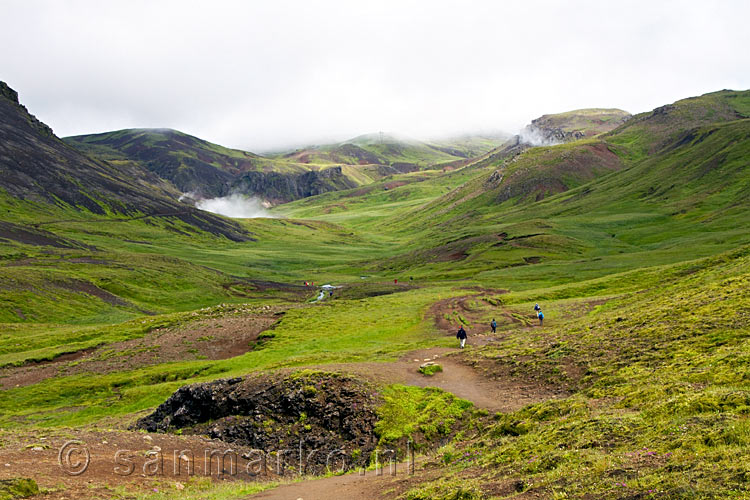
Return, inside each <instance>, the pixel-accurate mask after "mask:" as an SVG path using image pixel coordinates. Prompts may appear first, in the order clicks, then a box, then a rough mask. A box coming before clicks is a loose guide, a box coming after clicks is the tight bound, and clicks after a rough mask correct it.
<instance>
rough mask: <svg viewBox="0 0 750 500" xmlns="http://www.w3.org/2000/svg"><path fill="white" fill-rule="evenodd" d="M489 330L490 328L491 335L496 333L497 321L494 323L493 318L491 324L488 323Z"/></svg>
mask: <svg viewBox="0 0 750 500" xmlns="http://www.w3.org/2000/svg"><path fill="white" fill-rule="evenodd" d="M490 328H492V333H497V321H495V318H492V323H490Z"/></svg>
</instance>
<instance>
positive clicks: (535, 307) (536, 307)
mask: <svg viewBox="0 0 750 500" xmlns="http://www.w3.org/2000/svg"><path fill="white" fill-rule="evenodd" d="M534 310H535V311H536V312H537V314H539V311H541V310H542V308H541V307H539V304H534Z"/></svg>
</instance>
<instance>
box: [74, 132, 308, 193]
mask: <svg viewBox="0 0 750 500" xmlns="http://www.w3.org/2000/svg"><path fill="white" fill-rule="evenodd" d="M64 140H65V142H67V143H68V144H71V145H74V146H75V147H77V148H79V149H81V150H82V151H85V152H87V153H88V154H90V155H92V156H95V157H97V158H100V159H104V160H107V161H110V162H113V163H115V164H122V162H126V161H134V162H136V163H138V164H139V165H141V166H143V167H145V168H146V169H148V170H149V171H151V172H153V173H155V174H156V175H158V176H159V177H161V178H162V179H165V180H168V181H169V182H171V183H172V184H173V185H174V186H175V187H176V188H177V189H178V190H180V191H181V192H193V193H196V194H198V195H201V196H205V197H213V196H220V195H223V194H227V192H228V191H229V190H230V189H231V186H232V184H233V182H234V181H235V180H236V179H237V178H238V177H240V176H242V175H243V174H244V173H246V172H270V171H273V172H278V173H283V174H292V175H293V174H300V173H304V172H307V171H309V169H308V168H304V167H302V166H298V165H294V164H292V163H288V162H279V161H272V160H268V159H266V158H262V157H260V156H258V155H256V154H253V153H250V152H247V151H240V150H236V149H230V148H225V147H223V146H219V145H218V144H213V143H211V142H208V141H205V140H203V139H199V138H197V137H193V136H191V135H188V134H185V133H183V132H179V131H177V130H171V129H127V130H118V131H115V132H105V133H102V134H91V135H80V136H75V137H66V138H65V139H64Z"/></svg>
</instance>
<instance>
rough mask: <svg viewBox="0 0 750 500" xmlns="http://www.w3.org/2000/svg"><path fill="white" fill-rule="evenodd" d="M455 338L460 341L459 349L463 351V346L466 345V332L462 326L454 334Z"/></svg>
mask: <svg viewBox="0 0 750 500" xmlns="http://www.w3.org/2000/svg"><path fill="white" fill-rule="evenodd" d="M456 338H457V339H458V340H460V341H461V349H463V348H464V344H466V330H464V327H463V325H461V327H460V328H459V329H458V332H456Z"/></svg>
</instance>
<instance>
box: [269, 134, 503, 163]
mask: <svg viewBox="0 0 750 500" xmlns="http://www.w3.org/2000/svg"><path fill="white" fill-rule="evenodd" d="M505 140H506V137H505V136H484V137H480V136H464V137H457V138H448V139H442V140H437V141H432V142H422V141H417V140H414V139H408V138H403V137H397V136H394V135H391V134H365V135H361V136H358V137H354V138H353V139H349V140H347V141H344V142H341V143H338V144H330V145H321V146H313V147H310V148H305V149H300V150H297V151H293V152H291V153H286V154H284V155H283V158H286V159H289V160H294V161H297V162H300V163H323V164H325V163H341V164H347V165H380V166H384V167H389V168H390V169H392V170H391V171H390V173H405V172H413V171H416V170H424V169H428V168H440V166H441V165H445V164H449V163H451V162H455V161H460V160H465V159H467V158H473V157H475V156H479V155H481V154H484V153H486V152H487V151H489V150H491V149H493V148H494V147H497V146H498V145H499V144H502V143H503V142H504V141H505Z"/></svg>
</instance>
